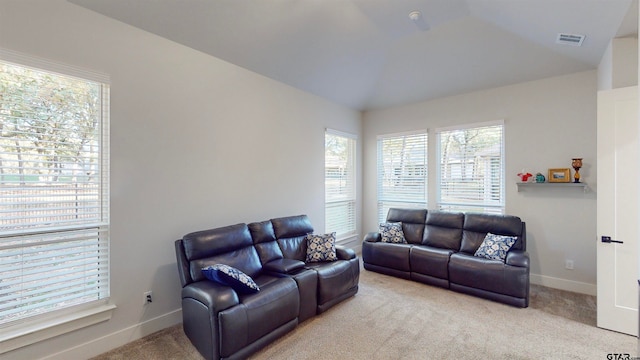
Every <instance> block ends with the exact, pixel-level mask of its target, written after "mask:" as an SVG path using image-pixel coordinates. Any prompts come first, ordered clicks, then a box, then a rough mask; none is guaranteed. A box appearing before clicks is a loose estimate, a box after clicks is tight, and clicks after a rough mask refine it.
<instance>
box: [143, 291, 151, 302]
mask: <svg viewBox="0 0 640 360" xmlns="http://www.w3.org/2000/svg"><path fill="white" fill-rule="evenodd" d="M142 296H143V297H144V305H147V304H151V303H152V302H153V292H152V291H151V290H149V291H145V292H144V293H143V294H142Z"/></svg>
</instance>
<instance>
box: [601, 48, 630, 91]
mask: <svg viewBox="0 0 640 360" xmlns="http://www.w3.org/2000/svg"><path fill="white" fill-rule="evenodd" d="M634 85H638V38H637V37H625V38H615V39H611V41H610V42H609V45H608V46H607V49H606V51H605V52H604V54H603V55H602V59H601V60H600V64H599V65H598V90H611V89H617V88H622V87H627V86H634Z"/></svg>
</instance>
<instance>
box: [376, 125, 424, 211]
mask: <svg viewBox="0 0 640 360" xmlns="http://www.w3.org/2000/svg"><path fill="white" fill-rule="evenodd" d="M392 207H401V208H407V207H410V208H411V207H418V208H426V207H427V133H426V131H425V132H419V133H412V134H396V135H385V136H380V137H378V220H379V221H380V222H384V221H385V220H386V217H387V212H388V211H389V208H392Z"/></svg>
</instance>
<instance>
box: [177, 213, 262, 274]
mask: <svg viewBox="0 0 640 360" xmlns="http://www.w3.org/2000/svg"><path fill="white" fill-rule="evenodd" d="M182 243H183V246H184V250H185V256H186V258H187V261H188V262H189V273H190V275H191V278H192V279H193V281H200V280H204V279H205V277H204V275H203V274H202V268H204V267H207V266H211V265H215V264H225V265H229V266H233V267H234V268H236V269H239V270H240V271H242V272H244V273H245V274H247V275H249V276H251V277H253V276H255V275H256V274H258V273H259V272H260V271H261V269H262V264H261V263H260V258H259V257H258V253H257V251H256V249H255V248H254V247H253V240H252V239H251V234H250V232H249V228H248V227H247V225H246V224H237V225H230V226H225V227H221V228H216V229H210V230H203V231H196V232H192V233H189V234H187V235H185V236H184V237H183V238H182Z"/></svg>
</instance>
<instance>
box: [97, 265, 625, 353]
mask: <svg viewBox="0 0 640 360" xmlns="http://www.w3.org/2000/svg"><path fill="white" fill-rule="evenodd" d="M595 306H596V303H595V297H592V296H586V295H580V294H574V293H570V292H565V291H559V290H553V289H549V288H545V287H541V286H535V285H532V287H531V304H530V307H529V308H527V309H519V308H514V307H511V306H507V305H502V304H499V303H495V302H492V301H488V300H484V299H479V298H476V297H472V296H467V295H463V294H459V293H456V292H453V291H450V290H445V289H440V288H436V287H433V286H428V285H423V284H420V283H416V282H412V281H407V280H402V279H397V278H393V277H389V276H385V275H381V274H377V273H373V272H370V271H366V270H363V271H362V272H361V278H360V291H359V293H358V294H357V295H356V296H355V297H352V298H350V299H348V300H346V301H344V302H342V303H341V304H339V305H337V306H335V307H333V308H332V309H330V310H329V311H328V312H326V313H324V314H322V315H320V316H316V317H314V318H312V319H311V320H308V321H306V322H304V323H302V324H300V325H299V326H298V327H296V328H295V329H294V330H293V331H292V332H290V333H289V334H287V335H285V336H284V337H282V338H280V339H279V340H277V341H276V342H274V343H272V344H271V345H269V346H268V347H266V348H264V349H263V350H261V351H260V352H258V353H256V354H255V355H253V356H252V357H251V359H253V360H258V359H299V360H302V359H363V360H364V359H366V360H371V359H607V354H609V353H629V354H631V356H632V357H633V356H636V349H637V338H636V337H633V336H629V335H623V334H619V333H615V332H612V331H607V330H602V329H599V328H597V327H596V326H595V324H596V320H595V319H596V310H595ZM117 359H122V360H124V359H127V360H129V359H185V360H191V359H193V360H196V359H197V360H199V359H201V357H200V356H199V354H198V353H197V351H196V350H195V349H194V348H193V347H192V346H191V344H190V343H189V340H188V339H187V338H186V336H185V335H184V333H183V332H182V328H181V325H178V326H174V327H171V328H168V329H165V330H162V331H160V332H157V333H155V334H152V335H150V336H147V337H145V338H143V339H140V340H137V341H135V342H133V343H131V344H128V345H126V346H123V347H121V348H119V349H115V350H113V351H110V352H108V353H106V354H103V355H101V356H98V357H96V358H95V360H117Z"/></svg>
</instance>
